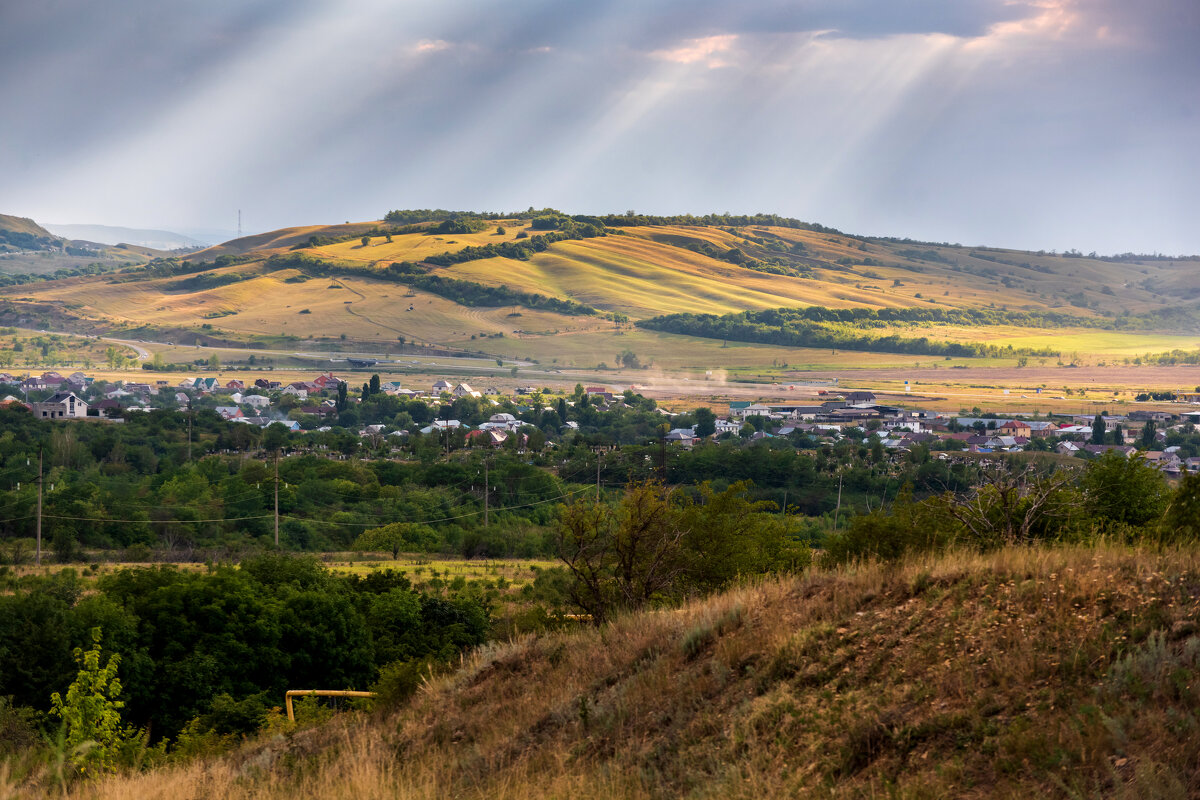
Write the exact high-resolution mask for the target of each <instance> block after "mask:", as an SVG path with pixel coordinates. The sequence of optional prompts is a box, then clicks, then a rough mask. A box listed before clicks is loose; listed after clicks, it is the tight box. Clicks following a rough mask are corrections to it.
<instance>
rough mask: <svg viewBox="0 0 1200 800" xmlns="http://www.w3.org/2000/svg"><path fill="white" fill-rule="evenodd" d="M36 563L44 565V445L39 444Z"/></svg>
mask: <svg viewBox="0 0 1200 800" xmlns="http://www.w3.org/2000/svg"><path fill="white" fill-rule="evenodd" d="M35 558H36V563H37V565H38V566H39V567H40V566H41V565H42V446H41V445H38V507H37V556H36V557H35Z"/></svg>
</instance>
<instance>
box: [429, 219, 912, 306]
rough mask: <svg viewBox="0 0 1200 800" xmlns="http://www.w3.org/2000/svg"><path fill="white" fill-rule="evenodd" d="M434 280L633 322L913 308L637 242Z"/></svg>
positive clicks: (477, 265) (453, 272)
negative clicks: (771, 311)
mask: <svg viewBox="0 0 1200 800" xmlns="http://www.w3.org/2000/svg"><path fill="white" fill-rule="evenodd" d="M437 274H444V275H446V276H448V277H453V278H459V279H462V280H471V281H476V282H479V283H487V284H499V283H503V284H505V285H506V286H509V287H510V288H514V289H522V290H525V291H530V292H539V293H541V294H549V295H554V296H556V297H564V298H569V299H572V300H576V301H578V302H581V303H586V304H588V305H591V306H594V307H596V308H600V309H603V310H605V311H617V312H620V313H624V314H628V315H630V316H632V317H635V318H644V317H652V316H657V315H659V314H675V313H680V312H691V313H700V314H727V313H730V312H733V311H743V310H747V309H752V310H758V309H768V308H779V307H781V306H804V305H836V306H840V307H845V306H850V307H859V306H866V307H878V306H880V305H885V306H893V305H911V303H907V302H902V301H901V300H899V299H898V298H889V297H887V295H886V294H885V293H875V294H872V293H870V292H856V291H855V290H853V288H850V289H847V288H846V287H844V286H841V285H837V284H834V285H829V284H825V283H821V282H819V281H816V280H810V279H804V278H794V277H790V276H784V275H768V274H765V273H761V272H756V271H754V270H750V269H746V268H744V267H739V266H736V265H734V264H729V263H726V262H724V261H717V260H715V259H712V258H709V257H708V256H705V255H702V254H699V253H693V252H691V251H690V250H682V249H680V248H677V247H671V246H669V245H664V244H659V243H656V242H652V241H649V240H646V239H640V238H637V237H632V236H610V237H605V238H603V239H585V240H581V241H565V242H556V243H555V244H553V245H551V246H550V248H548V249H547V250H546V251H545V252H543V253H538V254H537V255H535V256H533V257H532V258H530V259H529V260H528V261H512V260H509V259H502V258H493V259H483V260H480V261H468V262H465V263H463V264H455V265H454V266H452V267H448V268H447V269H446V270H439V271H438V273H437Z"/></svg>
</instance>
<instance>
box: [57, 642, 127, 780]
mask: <svg viewBox="0 0 1200 800" xmlns="http://www.w3.org/2000/svg"><path fill="white" fill-rule="evenodd" d="M100 638H101V636H100V629H99V628H92V647H91V649H89V650H88V651H87V652H86V653H85V652H83V650H82V649H81V648H78V647H77V648H75V650H74V656H75V661H76V663H78V664H79V666H80V669H79V674H78V675H77V676H76V677H75V681H74V682H73V683H72V684H71V686H70V688H69V689H67V696H66V697H65V698H64V697H62V696H61V695H60V694H59V693H58V692H54V693H53V694H52V695H50V713H51V714H52V715H53V716H56V717H58V718H59V719H61V720H62V721H63V724H64V725H65V726H66V729H67V731H66V747H67V750H68V751H69V752H70V753H71V761H72V763H74V764H75V766H76V767H78V768H79V771H80V772H82V773H84V774H88V773H93V772H115V771H116V755H117V750H118V748H119V747H120V746H121V744H122V743H124V742H125V741H127V740H128V739H129V737H130V732H129V731H128V730H122V728H121V709H122V708H124V707H125V703H124V701H122V700H118V699H117V698H118V697H120V695H121V681H120V679H118V678H117V666H118V665H119V664H120V663H121V657H120V655H118V654H116V653H114V654H112V655H111V656H109V657H108V662H107V663H106V664H105V665H104V666H103V667H102V666H100Z"/></svg>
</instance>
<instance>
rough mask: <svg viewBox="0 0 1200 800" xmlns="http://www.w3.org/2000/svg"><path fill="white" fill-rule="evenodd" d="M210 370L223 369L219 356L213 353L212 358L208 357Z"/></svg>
mask: <svg viewBox="0 0 1200 800" xmlns="http://www.w3.org/2000/svg"><path fill="white" fill-rule="evenodd" d="M208 368H209V369H220V368H221V359H220V358H219V357H218V356H217V354H216V353H213V354H212V355H211V356H209V357H208Z"/></svg>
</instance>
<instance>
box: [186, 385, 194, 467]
mask: <svg viewBox="0 0 1200 800" xmlns="http://www.w3.org/2000/svg"><path fill="white" fill-rule="evenodd" d="M192 416H193V414H192V401H191V400H188V458H187V460H188V463H189V464H190V463H192Z"/></svg>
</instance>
